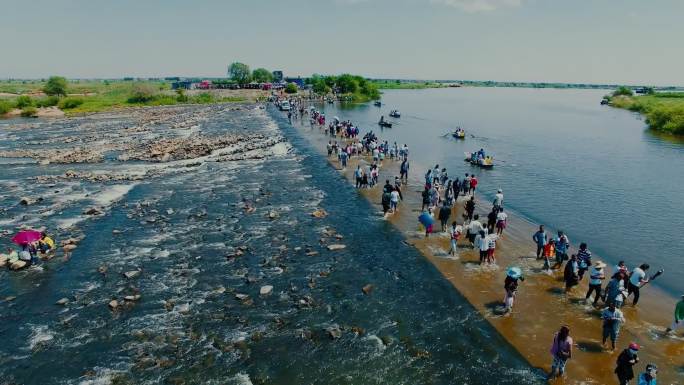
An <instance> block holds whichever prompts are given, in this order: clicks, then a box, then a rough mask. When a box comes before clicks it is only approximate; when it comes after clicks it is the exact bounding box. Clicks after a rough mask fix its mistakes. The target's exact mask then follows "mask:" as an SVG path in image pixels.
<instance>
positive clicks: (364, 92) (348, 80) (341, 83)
mask: <svg viewBox="0 0 684 385" xmlns="http://www.w3.org/2000/svg"><path fill="white" fill-rule="evenodd" d="M305 82H306V84H309V85H311V89H312V90H313V92H315V93H316V94H318V95H327V94H329V93H331V92H332V93H334V94H336V95H337V96H338V97H341V98H343V99H346V100H351V101H352V102H355V103H365V102H369V101H371V100H378V99H380V91H379V90H378V87H377V86H376V85H375V84H374V83H373V82H372V81H370V80H368V79H366V78H364V77H362V76H358V75H350V74H342V75H339V76H321V75H316V74H314V75H313V76H311V77H310V78H308V79H306V81H305Z"/></svg>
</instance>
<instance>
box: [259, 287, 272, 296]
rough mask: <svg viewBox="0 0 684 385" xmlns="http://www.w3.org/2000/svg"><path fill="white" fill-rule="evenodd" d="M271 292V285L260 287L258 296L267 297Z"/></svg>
mask: <svg viewBox="0 0 684 385" xmlns="http://www.w3.org/2000/svg"><path fill="white" fill-rule="evenodd" d="M272 291H273V286H271V285H265V286H262V287H261V289H259V294H260V295H269V294H271V292H272Z"/></svg>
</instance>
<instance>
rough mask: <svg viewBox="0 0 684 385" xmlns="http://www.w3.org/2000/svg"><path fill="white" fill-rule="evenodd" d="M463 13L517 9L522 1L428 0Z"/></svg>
mask: <svg viewBox="0 0 684 385" xmlns="http://www.w3.org/2000/svg"><path fill="white" fill-rule="evenodd" d="M430 1H431V2H432V3H433V4H442V5H446V6H449V7H454V8H458V9H461V10H463V11H465V12H473V13H474V12H491V11H494V10H496V9H499V8H502V7H519V6H521V5H522V0H430Z"/></svg>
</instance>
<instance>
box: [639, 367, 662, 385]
mask: <svg viewBox="0 0 684 385" xmlns="http://www.w3.org/2000/svg"><path fill="white" fill-rule="evenodd" d="M657 375H658V367H657V366H656V365H655V364H648V365H646V371H645V372H643V373H641V375H640V376H639V384H638V385H656V377H657Z"/></svg>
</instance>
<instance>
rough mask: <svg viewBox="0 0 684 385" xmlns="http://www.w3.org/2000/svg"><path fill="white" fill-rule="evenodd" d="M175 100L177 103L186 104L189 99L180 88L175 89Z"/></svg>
mask: <svg viewBox="0 0 684 385" xmlns="http://www.w3.org/2000/svg"><path fill="white" fill-rule="evenodd" d="M176 100H177V101H178V102H179V103H187V102H188V100H189V98H188V95H186V94H185V90H184V89H182V88H177V89H176Z"/></svg>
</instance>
